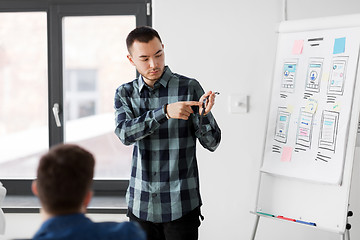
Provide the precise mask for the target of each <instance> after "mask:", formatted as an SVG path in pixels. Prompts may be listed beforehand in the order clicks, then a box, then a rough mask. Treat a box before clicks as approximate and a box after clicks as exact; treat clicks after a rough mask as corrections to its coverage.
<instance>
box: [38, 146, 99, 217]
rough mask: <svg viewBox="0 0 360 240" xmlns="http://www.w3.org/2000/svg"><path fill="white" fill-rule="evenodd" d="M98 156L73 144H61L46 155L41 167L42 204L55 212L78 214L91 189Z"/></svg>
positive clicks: (39, 179)
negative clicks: (95, 157) (95, 156)
mask: <svg viewBox="0 0 360 240" xmlns="http://www.w3.org/2000/svg"><path fill="white" fill-rule="evenodd" d="M94 166H95V159H94V157H93V155H92V154H91V153H90V152H88V151H86V150H85V149H83V148H81V147H79V146H77V145H72V144H61V145H57V146H55V147H53V148H51V149H50V150H49V152H48V153H46V154H45V155H43V156H42V157H41V159H40V162H39V167H38V170H37V189H38V196H39V199H40V202H41V203H42V206H43V207H44V209H45V210H46V211H48V212H49V213H52V214H56V215H59V214H69V213H76V212H78V211H79V209H80V208H81V204H82V202H83V201H84V199H85V196H86V194H87V192H88V191H89V190H90V189H91V185H92V179H93V176H94Z"/></svg>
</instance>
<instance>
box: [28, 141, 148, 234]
mask: <svg viewBox="0 0 360 240" xmlns="http://www.w3.org/2000/svg"><path fill="white" fill-rule="evenodd" d="M94 165H95V160H94V157H93V155H92V154H91V153H89V152H88V151H86V150H85V149H83V148H81V147H79V146H76V145H70V144H67V145H58V146H56V147H54V148H52V149H50V151H49V152H48V153H47V154H45V155H44V156H42V158H41V159H40V163H39V167H38V170H37V180H35V181H34V182H33V184H32V190H33V193H34V194H35V195H36V196H38V197H39V199H40V202H41V205H42V209H41V211H42V215H43V218H44V220H45V221H44V223H43V224H42V226H41V228H40V229H39V230H38V231H37V233H36V234H35V236H34V238H33V239H36V240H43V239H64V240H65V239H67V240H71V239H74V240H75V239H76V240H81V239H86V240H95V239H96V240H100V239H114V240H115V239H120V240H122V239H124V240H145V239H146V238H145V233H144V232H143V231H142V230H141V229H140V228H139V227H138V226H136V225H134V224H133V223H131V222H124V223H116V222H102V223H94V222H92V221H91V220H90V219H89V218H87V217H85V215H84V214H85V212H86V207H87V206H88V204H89V202H90V200H91V197H92V191H91V185H92V179H93V174H94Z"/></svg>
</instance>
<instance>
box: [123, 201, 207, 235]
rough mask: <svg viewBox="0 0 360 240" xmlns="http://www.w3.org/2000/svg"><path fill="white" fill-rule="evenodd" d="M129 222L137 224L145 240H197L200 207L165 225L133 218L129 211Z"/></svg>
mask: <svg viewBox="0 0 360 240" xmlns="http://www.w3.org/2000/svg"><path fill="white" fill-rule="evenodd" d="M127 216H128V217H129V219H130V221H134V222H138V223H139V224H140V226H141V227H142V229H144V231H145V232H146V235H147V240H197V239H198V228H199V226H200V217H201V218H202V219H203V217H202V215H201V213H200V207H198V208H195V209H194V210H192V211H191V212H189V213H188V214H186V215H185V216H183V217H181V218H179V219H177V220H174V221H171V222H166V223H153V222H148V221H144V220H141V219H139V218H137V217H135V216H134V215H133V214H132V213H131V212H130V211H128V214H127Z"/></svg>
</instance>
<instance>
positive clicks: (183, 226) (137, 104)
mask: <svg viewBox="0 0 360 240" xmlns="http://www.w3.org/2000/svg"><path fill="white" fill-rule="evenodd" d="M126 43H127V48H128V51H129V55H128V56H127V57H128V59H129V61H130V63H131V64H132V65H134V66H135V67H136V69H137V71H138V72H139V73H140V76H139V77H138V78H137V79H135V80H133V81H132V82H129V83H126V84H123V85H121V86H120V87H119V88H118V89H117V90H116V94H115V105H114V107H115V121H116V129H115V133H116V135H117V136H118V137H119V139H120V140H121V141H122V142H123V143H124V144H125V145H130V144H135V145H134V151H133V160H132V170H131V177H130V184H129V188H128V190H127V194H126V199H127V203H128V217H129V218H130V220H131V221H137V222H139V223H140V225H141V226H142V227H143V229H144V230H145V231H146V232H147V236H148V240H152V239H159V240H175V239H176V240H182V239H184V240H193V239H194V240H195V239H198V227H199V226H200V220H199V217H200V216H201V214H200V206H201V205H202V202H201V197H200V190H199V174H198V166H197V160H196V139H199V142H200V144H201V145H202V146H203V147H205V148H207V149H208V150H210V151H215V149H216V148H217V147H218V145H219V143H220V139H221V131H220V128H219V127H218V125H217V123H216V121H215V119H214V117H213V115H212V114H211V112H210V111H211V109H212V107H213V106H214V103H215V93H213V92H212V91H209V92H207V93H205V92H204V90H203V89H202V87H201V86H200V84H199V82H198V81H196V80H195V79H192V78H187V77H184V76H181V75H179V74H176V73H173V72H171V70H170V68H169V67H168V66H165V56H164V45H163V44H162V42H161V38H160V36H159V34H158V33H157V32H156V31H155V30H154V29H152V28H150V27H139V28H136V29H134V30H133V31H132V32H130V33H129V35H128V37H127V39H126ZM201 217H202V216H201Z"/></svg>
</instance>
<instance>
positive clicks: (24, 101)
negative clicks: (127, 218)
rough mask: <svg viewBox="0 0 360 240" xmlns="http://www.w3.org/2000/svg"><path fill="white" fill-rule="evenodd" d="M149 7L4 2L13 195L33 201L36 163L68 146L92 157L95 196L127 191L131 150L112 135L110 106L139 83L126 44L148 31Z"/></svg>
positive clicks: (5, 145)
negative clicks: (134, 33) (135, 33)
mask: <svg viewBox="0 0 360 240" xmlns="http://www.w3.org/2000/svg"><path fill="white" fill-rule="evenodd" d="M150 5H151V1H150V0H132V1H126V0H109V1H106V2H105V3H104V2H103V1H102V0H88V1H86V0H72V1H51V0H27V1H24V0H12V1H6V0H0V22H1V25H0V178H1V179H0V181H1V182H3V183H4V185H5V187H6V188H7V190H8V193H9V194H11V193H13V192H16V193H17V194H29V192H30V188H29V186H30V184H31V181H32V179H34V178H35V174H36V173H35V169H36V167H37V162H38V160H39V157H40V156H41V155H42V154H43V153H44V152H46V151H47V150H48V148H49V147H51V146H53V145H56V144H58V143H66V142H68V143H76V144H79V145H81V146H83V147H85V148H87V149H89V150H90V151H91V152H93V153H94V155H95V157H96V160H97V164H96V169H95V184H94V186H95V188H99V191H102V192H103V191H105V192H110V193H111V192H112V190H118V191H121V192H123V191H124V190H125V188H126V187H127V179H128V177H129V175H130V161H131V152H132V147H127V146H124V145H122V144H121V142H120V140H119V139H117V137H116V136H115V134H114V133H113V131H114V110H113V99H114V94H115V89H116V88H117V87H118V86H119V85H121V84H122V83H124V82H128V81H131V80H133V79H134V78H135V77H136V71H135V69H134V68H133V67H132V66H131V65H130V64H129V63H128V62H127V59H126V54H127V50H126V44H125V38H126V36H127V34H128V32H129V31H130V30H132V29H133V28H135V27H136V26H141V25H151V15H150V7H149V6H150ZM56 110H58V115H56ZM56 118H58V120H59V121H56ZM109 183H110V184H109ZM14 189H16V190H14ZM95 190H96V189H95Z"/></svg>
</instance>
